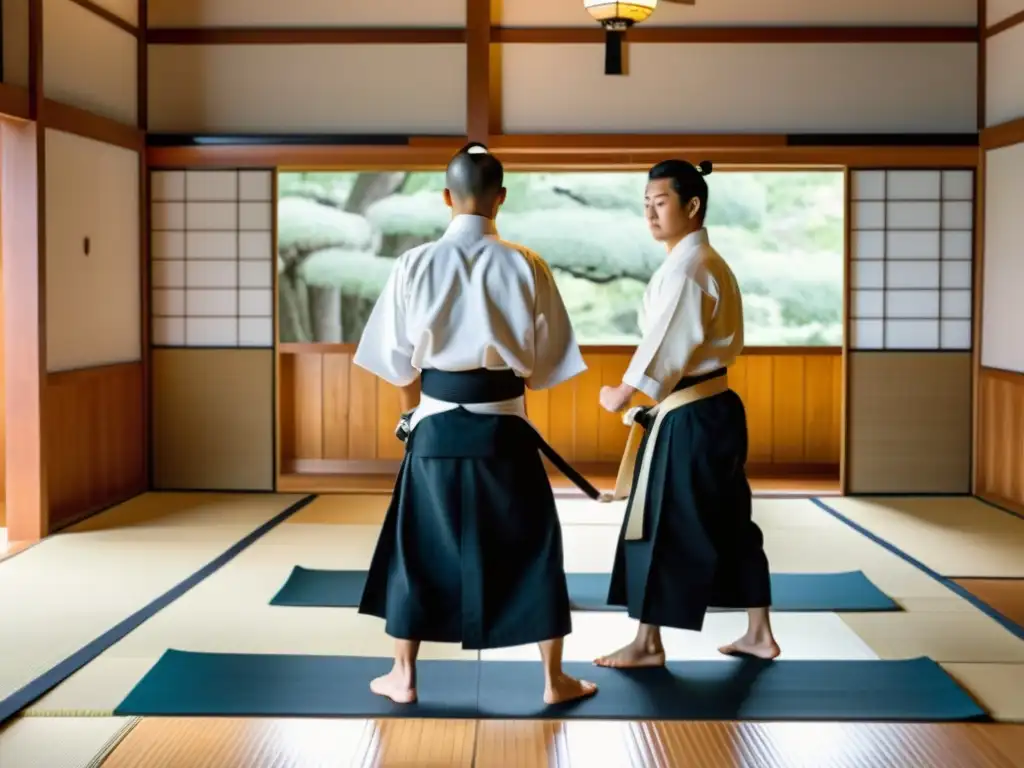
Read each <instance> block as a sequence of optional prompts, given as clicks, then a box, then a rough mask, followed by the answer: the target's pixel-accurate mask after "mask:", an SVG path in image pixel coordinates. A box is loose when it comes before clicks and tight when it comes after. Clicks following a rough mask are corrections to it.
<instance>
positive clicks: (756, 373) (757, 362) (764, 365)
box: [742, 355, 775, 464]
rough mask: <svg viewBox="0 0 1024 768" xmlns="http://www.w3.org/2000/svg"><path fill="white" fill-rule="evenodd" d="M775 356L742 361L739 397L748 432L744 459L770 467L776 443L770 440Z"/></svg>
mask: <svg viewBox="0 0 1024 768" xmlns="http://www.w3.org/2000/svg"><path fill="white" fill-rule="evenodd" d="M774 362H775V358H774V357H766V356H760V355H758V356H756V357H748V358H747V359H746V360H745V364H744V366H743V367H744V368H745V369H746V374H747V382H746V390H745V392H744V393H743V394H742V397H743V404H744V405H745V406H746V409H747V429H748V430H749V432H750V449H749V450H748V452H747V460H748V461H749V462H751V463H752V464H771V463H772V454H773V453H774V449H775V441H774V439H773V437H772V432H773V427H774V422H775V418H774V417H775V404H774V402H773V400H774V396H775V394H774V393H775V386H774V385H775V382H774V376H773V370H774Z"/></svg>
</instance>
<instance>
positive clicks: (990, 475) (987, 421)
mask: <svg viewBox="0 0 1024 768" xmlns="http://www.w3.org/2000/svg"><path fill="white" fill-rule="evenodd" d="M978 389H979V392H978V397H979V403H978V421H979V430H978V446H977V451H978V462H979V465H978V493H979V495H981V496H985V497H987V498H990V499H992V500H993V501H997V502H1009V503H1010V504H1012V505H1014V506H1015V507H1022V506H1024V374H1020V373H1010V372H1008V371H1000V370H995V369H992V368H982V369H981V374H980V379H979V382H978Z"/></svg>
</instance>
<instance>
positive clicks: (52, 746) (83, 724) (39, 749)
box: [0, 717, 138, 768]
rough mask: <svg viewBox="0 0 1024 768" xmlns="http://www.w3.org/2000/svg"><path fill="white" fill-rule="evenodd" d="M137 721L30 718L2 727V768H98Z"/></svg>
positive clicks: (133, 719)
mask: <svg viewBox="0 0 1024 768" xmlns="http://www.w3.org/2000/svg"><path fill="white" fill-rule="evenodd" d="M137 722H138V718H134V717H62V718H43V717H30V718H22V719H18V720H13V721H11V722H10V723H8V724H7V725H6V726H4V728H3V729H2V730H0V766H3V768H96V767H97V766H99V765H100V764H101V763H102V761H103V759H104V758H105V757H106V756H107V755H109V754H110V752H111V751H112V750H113V749H114V748H115V747H116V746H117V744H118V742H119V741H120V740H121V739H122V738H124V736H125V735H126V734H127V732H128V731H129V730H131V728H132V727H133V726H134V725H135V724H136V723H137Z"/></svg>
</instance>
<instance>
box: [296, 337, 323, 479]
mask: <svg viewBox="0 0 1024 768" xmlns="http://www.w3.org/2000/svg"><path fill="white" fill-rule="evenodd" d="M294 376H295V400H294V401H293V411H294V414H295V422H294V424H295V452H296V454H298V455H299V456H302V457H303V458H308V459H322V458H323V455H324V427H323V425H324V418H323V356H321V355H298V356H296V358H295V367H294Z"/></svg>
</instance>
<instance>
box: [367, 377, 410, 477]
mask: <svg viewBox="0 0 1024 768" xmlns="http://www.w3.org/2000/svg"><path fill="white" fill-rule="evenodd" d="M401 415H402V401H401V398H400V395H399V390H398V387H395V386H393V385H392V384H388V383H387V382H386V381H381V380H380V379H378V380H377V445H376V453H375V454H374V456H373V458H375V459H384V460H391V461H401V460H402V456H403V454H404V453H405V448H404V446H403V444H402V442H401V441H400V440H398V439H397V438H396V437H395V425H396V424H398V419H399V417H400V416H401Z"/></svg>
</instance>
